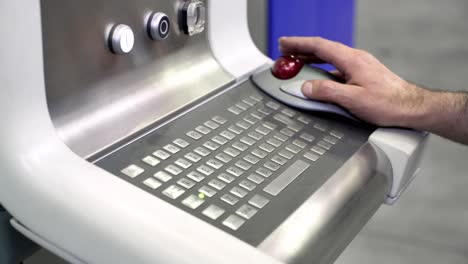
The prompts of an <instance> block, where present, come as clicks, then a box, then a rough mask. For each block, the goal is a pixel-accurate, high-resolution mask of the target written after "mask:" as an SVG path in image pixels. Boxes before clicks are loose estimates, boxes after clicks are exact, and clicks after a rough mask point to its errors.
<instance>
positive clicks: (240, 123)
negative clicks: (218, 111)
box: [236, 121, 252, 129]
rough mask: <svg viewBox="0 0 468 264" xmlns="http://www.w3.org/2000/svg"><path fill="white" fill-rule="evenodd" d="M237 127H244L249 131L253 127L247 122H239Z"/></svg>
mask: <svg viewBox="0 0 468 264" xmlns="http://www.w3.org/2000/svg"><path fill="white" fill-rule="evenodd" d="M236 125H238V126H240V127H242V128H243V129H249V128H250V127H251V126H252V125H251V124H250V123H247V122H245V121H239V122H237V123H236Z"/></svg>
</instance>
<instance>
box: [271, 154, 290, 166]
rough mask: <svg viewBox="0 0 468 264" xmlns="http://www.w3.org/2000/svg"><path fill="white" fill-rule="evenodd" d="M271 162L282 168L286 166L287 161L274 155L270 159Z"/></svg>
mask: <svg viewBox="0 0 468 264" xmlns="http://www.w3.org/2000/svg"><path fill="white" fill-rule="evenodd" d="M271 160H272V161H273V162H275V163H278V164H279V165H281V166H283V165H284V164H286V163H287V162H288V160H287V159H285V158H283V157H280V156H278V155H275V156H274V157H273V158H271Z"/></svg>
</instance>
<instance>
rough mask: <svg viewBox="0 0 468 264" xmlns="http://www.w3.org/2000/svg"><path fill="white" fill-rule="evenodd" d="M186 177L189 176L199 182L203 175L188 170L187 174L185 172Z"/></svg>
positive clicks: (203, 177)
mask: <svg viewBox="0 0 468 264" xmlns="http://www.w3.org/2000/svg"><path fill="white" fill-rule="evenodd" d="M187 177H189V178H190V179H192V180H194V181H196V182H201V181H203V179H205V176H203V175H201V174H200V173H198V172H196V171H192V172H190V173H189V174H187Z"/></svg>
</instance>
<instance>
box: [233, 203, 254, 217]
mask: <svg viewBox="0 0 468 264" xmlns="http://www.w3.org/2000/svg"><path fill="white" fill-rule="evenodd" d="M257 212H258V211H257V209H255V208H253V207H252V206H250V205H246V204H244V205H242V206H241V207H240V208H239V209H237V211H236V214H238V215H240V216H242V217H244V218H245V219H250V218H252V217H253V216H254V215H255V214H256V213H257Z"/></svg>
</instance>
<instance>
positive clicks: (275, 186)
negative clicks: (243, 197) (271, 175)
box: [263, 160, 310, 196]
mask: <svg viewBox="0 0 468 264" xmlns="http://www.w3.org/2000/svg"><path fill="white" fill-rule="evenodd" d="M309 167H310V165H309V164H308V163H306V162H304V161H302V160H297V161H295V162H294V163H293V164H291V165H290V166H289V167H288V168H287V169H286V170H285V171H283V172H282V173H281V174H280V175H279V176H278V177H276V178H275V179H274V180H273V181H272V182H270V183H269V184H268V185H267V186H266V187H265V188H263V190H264V191H265V192H267V193H269V194H271V195H274V196H276V195H278V194H279V193H280V192H281V191H283V190H284V189H285V188H286V187H287V186H288V185H289V184H291V183H292V182H293V181H294V180H295V179H296V178H297V177H299V176H300V175H301V174H302V173H303V172H304V171H306V170H307V168H309Z"/></svg>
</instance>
